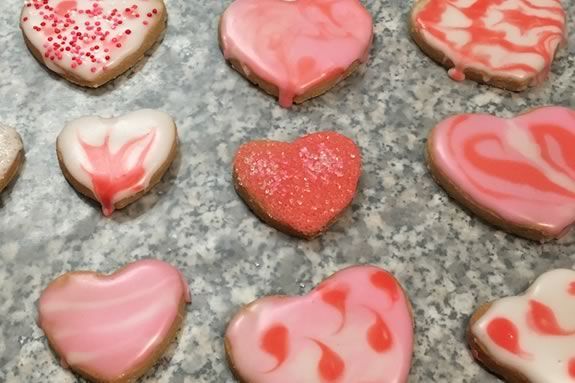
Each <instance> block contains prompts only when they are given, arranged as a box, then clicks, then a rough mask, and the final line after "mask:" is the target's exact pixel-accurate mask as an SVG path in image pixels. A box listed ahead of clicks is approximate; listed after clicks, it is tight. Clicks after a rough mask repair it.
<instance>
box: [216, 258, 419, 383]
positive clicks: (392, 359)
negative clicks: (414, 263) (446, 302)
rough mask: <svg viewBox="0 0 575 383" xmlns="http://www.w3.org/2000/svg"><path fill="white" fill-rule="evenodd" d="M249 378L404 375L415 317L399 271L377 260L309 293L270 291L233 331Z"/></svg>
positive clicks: (258, 381)
mask: <svg viewBox="0 0 575 383" xmlns="http://www.w3.org/2000/svg"><path fill="white" fill-rule="evenodd" d="M226 340H227V342H228V344H229V346H230V349H229V350H228V352H230V357H231V359H232V362H233V366H234V368H235V369H236V370H237V372H238V373H239V375H240V376H241V377H242V378H243V380H245V381H247V382H250V383H289V382H305V383H314V382H318V383H320V382H321V383H324V382H338V383H395V382H405V381H406V380H407V376H408V373H409V368H410V364H411V355H412V349H413V323H412V318H411V314H410V310H409V304H408V301H407V298H406V297H405V295H404V293H403V290H402V289H401V287H400V286H399V284H398V282H397V281H396V280H395V278H394V277H393V276H392V275H391V274H389V273H387V272H386V271H384V270H382V269H379V268H377V267H373V266H355V267H350V268H347V269H345V270H342V271H340V272H338V273H336V274H334V275H333V276H331V277H330V278H329V279H327V280H326V281H324V282H323V283H321V284H320V285H319V286H318V287H316V288H315V289H314V290H313V291H312V292H310V293H309V294H308V295H306V296H303V297H278V296H272V297H266V298H262V299H259V300H257V301H256V302H254V303H252V304H251V305H250V306H248V307H246V308H245V309H243V310H242V311H240V313H239V314H237V315H236V316H235V318H234V319H233V320H232V321H231V322H230V324H229V326H228V329H227V331H226Z"/></svg>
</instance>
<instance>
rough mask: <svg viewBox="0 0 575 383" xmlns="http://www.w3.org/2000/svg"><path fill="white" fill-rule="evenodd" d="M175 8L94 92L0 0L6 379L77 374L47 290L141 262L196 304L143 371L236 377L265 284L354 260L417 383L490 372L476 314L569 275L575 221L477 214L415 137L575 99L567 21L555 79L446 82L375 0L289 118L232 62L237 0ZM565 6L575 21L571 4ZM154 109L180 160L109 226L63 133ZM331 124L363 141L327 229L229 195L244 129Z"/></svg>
mask: <svg viewBox="0 0 575 383" xmlns="http://www.w3.org/2000/svg"><path fill="white" fill-rule="evenodd" d="M167 3H168V9H169V15H170V16H169V19H170V20H169V28H168V31H167V34H166V36H165V39H164V41H163V43H162V44H161V45H159V46H158V47H157V48H156V49H155V50H154V51H153V53H152V56H151V57H150V58H148V59H147V60H146V62H145V63H143V64H139V65H138V66H137V68H136V70H135V71H134V72H133V73H130V74H128V75H124V76H122V77H120V78H119V79H117V80H116V81H114V82H113V83H111V84H108V85H106V86H104V87H103V88H101V89H98V90H86V89H82V88H79V87H76V86H73V85H71V84H69V83H67V82H66V81H64V80H62V79H60V78H58V77H57V76H54V75H52V74H51V73H49V72H47V71H46V70H44V69H43V67H42V66H41V65H39V64H38V63H37V62H36V61H35V60H34V58H33V57H32V55H31V54H30V53H29V52H28V50H27V49H26V47H25V45H24V41H23V39H22V37H21V34H20V31H19V29H18V16H19V12H20V6H21V4H22V1H21V0H4V1H3V4H4V5H3V7H2V12H1V13H0V46H1V47H2V49H1V50H0V73H2V77H0V100H2V101H1V102H0V121H2V122H3V123H5V124H8V125H12V126H13V127H15V128H17V129H18V130H19V131H20V133H21V134H22V137H23V139H24V143H25V147H26V163H25V166H24V168H23V171H22V172H21V174H20V176H19V178H18V179H17V180H16V182H15V183H13V186H12V187H10V188H8V189H7V190H5V191H4V192H3V193H2V195H1V196H0V260H1V266H0V318H1V319H0V331H1V333H0V334H1V335H0V381H6V382H27V383H33V382H74V381H76V378H75V377H74V375H72V374H71V373H70V372H68V371H67V370H65V369H63V368H61V367H60V365H59V363H58V361H57V359H56V357H55V356H54V354H53V353H52V352H51V351H50V349H49V348H48V345H47V342H46V339H45V337H44V336H43V334H42V332H41V331H40V329H39V328H38V327H37V326H36V324H35V319H36V302H37V300H38V297H39V295H40V293H41V291H42V289H43V288H44V287H45V286H46V285H47V284H48V283H49V282H50V281H51V280H52V279H54V278H55V277H57V276H58V275H60V274H62V273H64V272H66V271H70V270H95V271H100V272H112V271H114V270H115V269H117V268H118V267H120V266H122V265H124V264H126V263H129V262H132V261H134V260H137V259H141V258H150V257H154V258H159V259H163V260H165V261H168V262H170V263H172V264H173V265H175V266H177V267H178V268H180V269H181V270H182V271H183V273H184V274H185V276H186V278H187V279H188V282H189V285H190V289H191V291H192V294H193V298H192V299H193V303H192V304H191V305H190V306H189V307H188V315H187V318H186V320H185V323H184V327H183V330H182V332H181V335H180V336H179V339H178V341H177V342H175V343H173V344H172V346H171V347H170V349H169V351H168V352H167V354H166V355H165V356H164V357H163V358H162V359H161V361H160V362H159V363H158V364H157V367H156V368H154V369H152V370H151V371H150V372H149V374H148V375H147V376H146V379H144V381H146V382H233V381H234V380H233V378H232V375H231V374H230V371H229V369H228V367H227V364H226V360H225V356H224V350H223V341H222V340H223V332H224V329H225V326H226V324H227V321H228V320H229V319H230V318H231V316H232V315H233V314H234V313H235V312H236V310H238V309H239V308H240V307H241V306H242V305H243V304H246V303H248V302H250V301H252V300H254V299H255V298H257V297H260V296H263V295H268V294H301V293H304V292H307V291H309V290H310V289H311V288H312V287H313V286H314V284H316V283H318V282H320V281H321V280H322V279H324V278H325V277H327V276H329V275H330V274H331V273H333V272H335V271H337V270H339V269H341V268H343V267H345V266H348V265H352V264H357V263H371V264H374V265H378V266H380V267H383V268H385V269H387V270H389V271H391V272H392V273H393V274H395V276H396V277H397V278H398V279H399V281H401V283H402V284H403V286H404V287H405V289H406V291H407V293H408V294H409V296H410V298H411V301H412V303H413V309H414V315H415V323H416V336H415V352H414V358H413V366H412V369H411V375H410V377H411V378H410V381H411V382H495V381H497V379H496V378H494V377H493V376H492V375H490V374H488V373H487V372H485V371H484V370H483V369H481V368H480V367H479V366H478V365H477V364H476V363H475V362H474V361H473V360H472V358H471V356H470V354H469V352H468V349H467V347H466V344H465V343H464V331H465V326H466V323H467V320H468V318H469V315H470V314H471V313H472V311H473V310H474V308H475V307H476V306H477V305H479V304H481V303H483V302H486V301H489V300H491V299H494V298H497V297H500V296H505V295H510V294H516V293H518V292H520V291H521V290H523V289H524V288H526V287H527V286H528V284H529V282H530V281H531V280H533V279H534V278H535V277H536V276H538V275H539V274H541V273H542V272H544V271H547V270H549V269H552V268H556V267H567V268H573V267H574V266H575V255H574V252H575V233H572V234H570V235H568V236H566V237H565V238H563V239H562V240H560V241H556V242H551V243H547V244H543V245H541V244H538V243H535V242H532V241H528V240H524V239H520V238H517V237H514V236H511V235H507V234H505V233H503V232H502V231H499V230H495V229H493V228H492V227H490V226H487V225H486V224H484V223H483V222H481V221H480V220H478V219H477V218H475V217H472V216H470V215H469V214H468V213H466V212H465V211H464V210H463V209H461V208H460V207H459V205H457V204H455V203H454V202H453V201H451V200H449V199H448V198H447V196H446V194H445V193H444V192H443V191H442V190H441V189H440V188H439V187H438V186H437V185H436V184H435V183H434V182H433V180H432V179H431V177H430V175H429V173H428V172H427V170H426V168H425V163H424V155H423V150H424V144H425V140H426V136H427V133H428V131H429V129H430V128H432V127H433V125H434V123H435V122H438V121H439V120H441V119H443V118H444V117H447V116H449V115H451V114H454V113H461V112H489V113H494V114H497V115H499V116H511V115H513V114H514V113H518V112H521V111H523V110H525V109H527V108H530V107H534V106H539V105H545V104H558V105H566V106H571V107H573V106H575V81H573V79H575V56H574V48H573V47H575V28H571V33H570V36H569V48H568V49H564V50H563V51H562V52H561V54H560V55H559V57H558V58H557V60H556V62H555V63H554V65H553V69H552V74H551V77H550V79H549V81H547V82H546V83H545V84H544V85H543V86H541V87H538V88H535V89H532V90H529V91H527V92H524V93H520V94H514V93H510V92H506V91H503V90H498V89H494V88H489V87H487V86H482V85H477V84H475V83H473V82H464V83H455V82H453V81H451V80H450V79H449V78H448V77H447V75H446V72H445V69H443V68H441V67H440V66H438V65H435V64H434V63H432V62H431V60H430V59H429V58H428V57H426V56H425V55H424V54H423V53H421V52H420V50H419V49H418V48H417V46H416V45H415V44H414V43H413V42H412V41H411V40H410V39H409V38H408V27H407V17H408V12H409V5H408V4H407V3H406V2H404V1H392V0H380V1H371V0H369V1H364V3H365V4H366V6H367V8H368V9H369V10H370V11H371V13H372V14H373V16H374V20H375V35H376V39H375V42H374V46H373V49H372V52H371V58H370V60H369V63H368V64H367V66H366V67H365V68H363V69H361V70H360V71H359V73H357V74H356V75H354V76H352V77H350V78H349V79H348V80H346V81H344V82H343V83H342V84H340V85H339V86H337V87H336V88H335V89H333V90H332V91H331V92H329V93H327V94H326V95H324V96H322V97H319V98H316V99H314V100H311V101H309V102H306V103H305V104H303V105H302V106H296V107H294V108H292V109H289V110H287V109H282V108H281V107H279V105H278V104H277V102H276V101H275V100H274V99H273V98H271V97H269V96H267V95H265V94H264V93H263V92H261V91H259V90H258V89H256V88H254V87H252V86H250V85H249V84H248V83H247V81H246V80H244V79H243V78H242V77H240V76H239V75H238V74H237V73H236V72H234V71H233V70H232V69H231V68H229V67H228V66H227V65H226V64H225V62H224V60H223V57H222V54H221V52H220V50H219V48H218V43H217V25H218V16H219V15H220V14H221V13H222V11H223V10H224V9H225V7H226V5H227V4H228V1H212V0H197V1H174V0H168V1H167ZM564 4H565V5H566V7H567V12H568V14H569V17H570V23H571V24H570V25H571V26H572V22H573V18H574V13H575V5H573V4H572V3H570V2H568V1H564ZM143 107H151V108H157V109H161V110H164V111H166V112H168V113H170V114H171V115H172V116H174V118H175V119H176V121H177V124H178V127H179V136H180V140H181V148H180V155H179V157H178V158H177V160H176V161H175V163H174V165H173V166H172V168H171V169H170V171H169V173H168V174H167V176H166V177H165V178H164V180H163V182H162V183H161V184H160V185H159V186H157V187H156V188H155V189H154V190H153V192H151V193H150V194H148V195H147V196H146V197H145V198H143V199H142V200H140V201H139V202H137V203H135V204H133V205H131V206H130V207H129V208H127V209H124V210H122V211H119V212H116V213H115V214H114V215H113V216H112V217H111V218H109V219H107V218H104V217H103V216H102V215H101V213H100V210H99V208H98V207H97V206H96V205H95V204H93V203H92V202H90V201H88V200H87V199H84V198H82V197H80V196H79V195H78V194H77V193H76V192H75V191H74V190H73V189H72V188H71V187H70V185H69V184H68V183H67V182H66V181H65V179H64V177H63V176H62V174H61V172H60V169H59V167H58V163H57V159H56V151H55V140H56V136H57V134H58V132H59V131H60V130H61V129H62V127H63V125H64V123H65V121H67V120H71V119H75V118H77V117H80V116H83V115H91V114H98V115H102V116H113V115H119V114H123V113H125V112H127V111H131V110H134V109H138V108H143ZM325 129H333V130H336V131H339V132H341V133H343V134H346V135H348V136H350V137H353V138H354V139H355V140H356V142H357V143H358V144H359V146H360V147H361V150H362V154H363V175H362V178H361V181H360V187H359V192H358V194H357V196H356V198H355V200H354V203H353V205H352V207H351V208H350V209H348V210H347V211H346V213H345V214H344V216H343V217H342V218H341V219H340V220H339V221H338V222H337V223H336V224H335V226H333V228H332V229H331V230H329V232H328V233H326V234H325V235H323V236H322V237H320V238H318V239H316V240H313V241H309V242H307V241H302V240H297V239H294V238H291V237H289V236H286V235H284V234H282V233H280V232H278V231H276V230H274V229H272V228H270V227H269V226H267V225H265V224H263V223H262V222H260V221H259V220H258V219H257V218H256V217H255V216H254V215H253V214H252V213H251V212H250V211H249V210H248V209H247V207H246V206H245V205H244V203H243V202H242V201H241V200H240V199H239V197H238V196H237V195H236V193H235V192H234V189H233V186H232V181H231V167H230V162H231V160H232V157H233V155H234V153H235V151H236V149H237V148H238V146H239V145H240V144H242V143H244V142H246V141H247V140H251V139H256V138H269V139H277V140H290V139H293V138H295V137H297V136H299V135H302V134H305V133H308V132H314V131H318V130H325Z"/></svg>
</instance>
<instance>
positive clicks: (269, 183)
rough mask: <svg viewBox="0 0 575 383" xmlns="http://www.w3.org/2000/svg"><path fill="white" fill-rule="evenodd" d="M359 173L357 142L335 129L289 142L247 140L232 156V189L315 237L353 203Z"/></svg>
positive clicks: (268, 216) (286, 227)
mask: <svg viewBox="0 0 575 383" xmlns="http://www.w3.org/2000/svg"><path fill="white" fill-rule="evenodd" d="M360 173H361V156H360V152H359V149H358V148H357V146H356V145H355V143H354V142H353V141H352V140H350V139H349V138H347V137H345V136H343V135H341V134H338V133H335V132H319V133H313V134H309V135H307V136H303V137H301V138H299V139H297V140H295V141H294V142H293V143H285V142H278V141H251V142H248V143H247V144H244V145H242V146H241V147H240V149H239V150H238V152H237V154H236V157H235V160H234V180H235V186H236V190H237V191H238V193H239V194H240V196H242V198H243V199H244V200H245V201H246V203H247V204H248V205H249V206H250V207H251V208H252V210H253V211H254V212H255V213H256V214H257V215H258V216H259V217H260V218H261V219H262V220H264V221H266V222H268V223H269V224H270V225H272V226H274V227H276V228H278V229H279V230H282V231H285V232H287V233H290V234H293V235H296V236H300V237H304V238H313V237H315V236H317V235H319V234H320V233H321V232H323V231H325V230H326V229H327V227H328V226H329V225H330V224H331V223H333V222H334V220H335V219H336V218H337V217H338V216H339V215H340V214H341V213H342V211H343V210H344V209H345V208H346V207H347V206H348V205H349V204H350V203H351V201H352V199H353V197H354V195H355V191H356V188H357V183H358V180H359V176H360Z"/></svg>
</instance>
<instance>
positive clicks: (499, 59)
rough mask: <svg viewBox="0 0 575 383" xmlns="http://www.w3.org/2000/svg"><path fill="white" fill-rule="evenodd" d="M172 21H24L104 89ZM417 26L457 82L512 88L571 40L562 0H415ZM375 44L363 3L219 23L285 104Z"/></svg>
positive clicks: (83, 15) (64, 62)
mask: <svg viewBox="0 0 575 383" xmlns="http://www.w3.org/2000/svg"><path fill="white" fill-rule="evenodd" d="M166 20H167V11H166V7H165V5H164V3H163V1H162V0H145V1H144V0H114V1H106V2H93V1H91V0H74V1H69V0H28V1H26V2H25V5H24V8H23V11H22V14H21V18H20V26H21V29H22V31H23V34H24V39H25V42H26V44H27V46H28V47H29V48H30V50H31V52H32V53H33V54H34V56H35V57H36V58H37V59H38V61H40V62H42V63H44V64H45V65H46V66H47V67H48V68H49V69H51V70H52V71H54V72H56V73H58V74H60V75H61V76H63V77H64V78H66V79H67V80H69V81H71V82H74V83H76V84H79V85H83V86H88V87H98V86H101V85H103V84H105V83H106V82H108V81H110V80H112V79H114V78H115V77H117V76H119V75H120V74H121V73H123V72H125V71H126V70H128V69H129V68H131V67H132V66H133V65H134V64H135V63H136V62H137V61H139V60H140V59H141V58H142V57H143V56H144V54H145V52H146V51H147V50H149V49H150V48H151V47H152V46H153V45H154V43H156V42H157V41H158V40H159V39H161V37H162V34H163V32H164V30H165V25H166ZM410 25H411V34H412V37H413V39H414V41H415V42H416V43H417V44H418V45H419V46H420V47H421V49H422V50H423V51H424V52H426V53H427V54H428V55H429V56H430V57H431V58H433V59H434V60H436V61H438V62H439V63H441V64H442V65H444V66H446V67H447V68H448V69H449V75H450V77H451V78H453V79H455V80H463V79H465V78H466V77H467V78H470V79H472V80H475V81H479V82H483V83H487V84H490V85H493V86H497V87H501V88H504V89H510V90H514V91H520V90H524V89H526V88H527V87H528V86H531V85H537V84H539V83H541V82H542V81H543V80H544V79H545V78H546V77H547V75H548V73H549V71H550V69H551V63H552V61H553V58H554V57H555V54H556V52H557V50H558V49H559V47H560V46H561V45H562V44H564V43H565V41H566V15H565V11H564V9H563V7H562V5H561V3H560V0H539V1H537V3H536V4H535V3H532V2H531V1H527V0H525V1H523V0H522V1H518V0H502V1H496V2H494V1H485V0H471V1H461V2H458V1H445V0H416V1H415V4H414V6H413V11H412V13H411V17H410ZM372 40H373V21H372V17H371V15H370V14H369V12H368V11H367V10H366V9H365V7H364V6H363V5H362V4H361V3H360V2H359V1H357V0H336V1H333V0H314V1H277V0H235V1H233V2H232V3H231V4H230V5H229V7H228V8H227V9H226V10H225V12H224V13H223V15H222V17H221V20H220V26H219V42H220V46H221V49H222V51H223V54H224V57H225V58H226V60H227V61H228V62H229V63H230V64H231V66H232V67H233V68H235V69H236V70H237V71H238V72H240V73H241V74H242V75H243V76H245V77H246V78H248V79H249V80H250V81H251V82H253V83H254V84H256V85H258V86H259V87H261V88H262V89H263V90H265V91H266V92H267V93H270V94H272V95H274V96H277V97H278V98H279V102H280V104H281V105H282V106H285V107H289V106H291V105H292V103H293V102H296V103H301V102H303V101H305V100H307V99H309V98H312V97H316V96H318V95H320V94H322V93H324V92H326V91H327V90H329V89H330V88H331V87H333V86H334V85H335V84H336V83H338V82H339V81H340V80H342V79H344V78H345V77H347V76H348V75H350V74H351V73H352V72H353V71H354V70H355V69H356V68H357V67H358V66H359V65H360V64H361V63H364V62H366V61H367V58H368V55H369V51H370V49H371V45H372Z"/></svg>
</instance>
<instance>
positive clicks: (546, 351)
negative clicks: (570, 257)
mask: <svg viewBox="0 0 575 383" xmlns="http://www.w3.org/2000/svg"><path fill="white" fill-rule="evenodd" d="M573 282H575V271H573V270H567V269H557V270H553V271H549V272H547V273H545V274H543V275H541V276H540V277H539V278H538V279H537V280H536V281H535V283H533V285H531V287H530V288H529V289H528V290H527V291H526V292H525V294H524V295H520V296H516V297H508V298H503V299H501V300H498V301H496V302H495V303H493V305H492V306H491V307H490V308H489V310H488V311H487V312H486V313H485V314H484V315H483V316H482V317H481V318H480V320H479V321H477V322H476V323H475V325H474V326H473V327H472V332H473V335H474V336H475V337H476V338H477V339H478V340H479V341H480V343H481V344H482V345H484V346H485V347H486V350H487V352H489V354H490V355H491V356H492V357H494V358H495V359H496V360H498V361H499V362H501V363H503V364H504V365H505V366H508V367H509V368H512V369H513V370H516V371H518V372H520V373H521V374H523V375H524V376H525V377H527V378H528V379H529V381H530V382H533V383H560V382H561V383H563V382H565V383H568V382H575V370H574V369H573V365H574V363H575V347H574V346H575V296H574V295H573V294H572V293H571V290H572V284H573Z"/></svg>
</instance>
